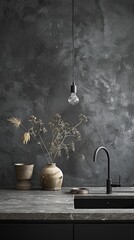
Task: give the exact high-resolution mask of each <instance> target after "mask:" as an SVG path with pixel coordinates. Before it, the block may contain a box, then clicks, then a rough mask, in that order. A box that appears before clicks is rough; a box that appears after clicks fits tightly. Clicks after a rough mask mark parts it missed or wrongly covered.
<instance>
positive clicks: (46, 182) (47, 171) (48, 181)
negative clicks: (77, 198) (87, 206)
mask: <svg viewBox="0 0 134 240" xmlns="http://www.w3.org/2000/svg"><path fill="white" fill-rule="evenodd" d="M40 178H41V185H42V189H43V190H49V191H53V190H60V189H61V187H62V183H63V173H62V171H61V170H60V168H58V167H57V166H56V163H50V164H47V165H46V166H45V167H43V169H42V171H41V174H40Z"/></svg>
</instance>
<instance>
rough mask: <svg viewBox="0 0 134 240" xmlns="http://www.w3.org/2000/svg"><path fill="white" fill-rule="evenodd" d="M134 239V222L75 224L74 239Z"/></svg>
mask: <svg viewBox="0 0 134 240" xmlns="http://www.w3.org/2000/svg"><path fill="white" fill-rule="evenodd" d="M98 239H102V240H108V239H110V240H111V239H113V240H119V239H121V240H126V239H134V223H127V221H126V223H88V224H85V223H82V224H74V240H98Z"/></svg>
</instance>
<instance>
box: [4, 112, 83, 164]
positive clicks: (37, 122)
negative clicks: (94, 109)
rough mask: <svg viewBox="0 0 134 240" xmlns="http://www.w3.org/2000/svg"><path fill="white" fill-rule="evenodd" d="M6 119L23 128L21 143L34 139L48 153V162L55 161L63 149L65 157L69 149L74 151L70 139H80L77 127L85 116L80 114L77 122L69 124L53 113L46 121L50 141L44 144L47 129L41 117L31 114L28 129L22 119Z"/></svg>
mask: <svg viewBox="0 0 134 240" xmlns="http://www.w3.org/2000/svg"><path fill="white" fill-rule="evenodd" d="M8 121H9V122H10V123H11V124H13V125H14V126H15V127H16V128H19V127H22V128H23V129H24V130H25V133H24V135H23V137H22V141H23V144H27V143H28V142H29V141H30V140H31V139H34V140H35V141H36V142H37V144H39V145H40V147H41V150H42V152H43V154H44V155H45V154H46V153H47V154H48V157H49V160H50V163H53V162H55V159H56V157H60V156H61V154H62V151H63V150H64V151H65V153H66V155H67V158H69V151H70V150H72V151H74V152H76V151H75V144H74V141H73V140H72V139H73V138H74V139H75V140H76V141H80V140H81V134H80V132H79V131H78V129H77V128H78V126H80V125H81V124H82V123H86V122H87V117H86V116H85V115H83V114H80V115H79V121H78V123H77V124H76V125H74V126H71V125H70V124H69V123H68V122H64V121H63V119H62V117H61V116H60V115H59V114H55V116H54V117H53V118H52V121H51V122H49V123H48V125H49V129H50V131H51V136H52V137H51V141H49V143H48V144H46V143H45V140H44V136H45V135H46V133H47V129H46V128H45V127H44V123H43V121H42V120H41V119H37V118H36V117H35V116H31V117H30V118H29V122H30V123H31V127H30V128H29V129H28V128H26V127H25V126H24V125H23V123H22V120H21V119H19V118H16V117H11V118H9V119H8ZM68 138H69V139H70V141H69V140H68ZM76 153H77V152H76ZM77 154H78V153H77ZM81 158H82V159H84V158H85V157H84V155H83V154H82V155H81Z"/></svg>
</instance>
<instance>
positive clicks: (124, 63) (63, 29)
mask: <svg viewBox="0 0 134 240" xmlns="http://www.w3.org/2000/svg"><path fill="white" fill-rule="evenodd" d="M71 10H72V5H71V0H56V1H55V0H38V1H37V0H27V1H22V0H0V187H1V188H5V187H14V186H15V183H16V177H15V171H14V163H15V162H31V163H34V164H35V167H34V173H33V178H32V184H33V186H40V178H39V174H40V171H41V169H42V167H43V166H44V165H45V164H46V159H45V158H44V157H43V155H42V152H41V150H40V148H39V146H38V145H35V144H34V143H30V144H28V145H23V144H22V141H21V138H22V134H23V131H22V130H21V129H19V130H18V129H15V128H13V127H11V125H9V123H8V122H7V118H9V117H11V116H16V117H19V118H21V119H22V120H23V121H24V123H26V122H27V119H28V118H29V116H31V115H35V116H37V117H39V118H42V119H43V121H44V123H45V126H47V124H48V121H50V119H51V117H52V116H53V115H54V114H55V113H59V114H61V115H62V117H63V119H64V120H65V121H69V122H70V123H75V122H77V120H78V116H79V114H80V113H83V114H85V115H87V116H88V119H89V120H88V123H87V124H86V125H83V126H82V127H81V128H80V131H81V134H82V140H81V142H78V143H77V144H76V149H78V151H79V153H80V154H84V155H85V160H81V159H80V158H79V157H78V156H77V155H75V154H72V153H71V155H70V158H69V159H66V158H65V156H64V155H62V158H61V159H57V161H56V163H57V166H59V167H60V168H61V169H62V171H63V173H64V182H63V185H64V186H104V185H105V179H106V178H107V160H106V156H105V153H103V152H100V154H99V156H98V160H97V162H93V161H92V158H93V153H94V151H95V149H96V147H98V146H100V145H104V146H105V147H107V149H108V150H109V153H110V157H111V175H112V178H113V180H114V181H117V180H118V175H119V174H120V175H121V181H122V186H133V185H134V0H116V1H115V0H111V1H107V0H82V1H81V0H77V1H75V59H76V64H75V72H76V83H77V85H78V96H79V99H80V102H79V104H78V105H76V106H71V105H69V104H68V102H67V99H68V97H69V95H70V85H71V82H72V73H71V69H72V67H71V59H72V54H71V49H72V37H71V26H72V17H71V14H72V13H71Z"/></svg>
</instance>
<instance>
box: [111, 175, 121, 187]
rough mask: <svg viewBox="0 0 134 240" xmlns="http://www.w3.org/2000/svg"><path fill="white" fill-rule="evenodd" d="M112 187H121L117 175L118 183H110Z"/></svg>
mask: <svg viewBox="0 0 134 240" xmlns="http://www.w3.org/2000/svg"><path fill="white" fill-rule="evenodd" d="M111 186H112V187H121V176H120V175H119V181H118V182H112V184H111Z"/></svg>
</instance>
